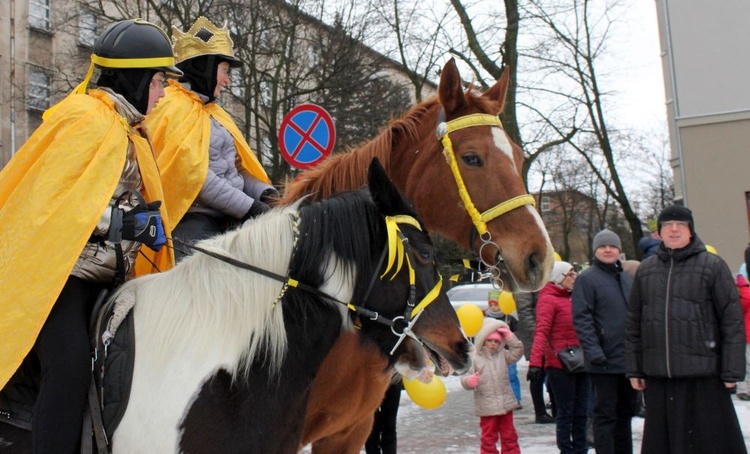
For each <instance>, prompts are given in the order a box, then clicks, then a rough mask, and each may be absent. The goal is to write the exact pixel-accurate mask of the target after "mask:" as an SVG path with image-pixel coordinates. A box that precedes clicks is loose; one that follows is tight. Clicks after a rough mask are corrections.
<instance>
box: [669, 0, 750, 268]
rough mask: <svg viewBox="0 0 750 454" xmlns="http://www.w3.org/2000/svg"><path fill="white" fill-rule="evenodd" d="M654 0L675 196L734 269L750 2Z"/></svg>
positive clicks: (746, 118) (747, 126)
mask: <svg viewBox="0 0 750 454" xmlns="http://www.w3.org/2000/svg"><path fill="white" fill-rule="evenodd" d="M655 3H656V8H657V13H658V18H659V33H660V39H661V47H662V51H663V53H662V55H663V68H664V79H665V89H666V99H667V113H668V119H669V128H670V139H671V147H672V160H671V163H672V167H673V170H674V174H675V185H676V187H675V189H676V195H677V198H678V200H681V201H683V202H684V203H685V204H686V205H687V206H688V207H689V208H690V209H691V210H693V213H694V217H695V221H696V229H697V231H698V234H699V235H700V237H701V239H703V241H704V242H705V243H708V244H711V245H712V246H714V247H716V248H717V249H718V252H719V254H720V255H721V256H722V257H723V258H724V259H725V260H726V261H727V263H728V264H729V266H730V268H731V269H732V271H733V272H736V271H737V269H738V268H739V265H740V264H741V263H742V261H743V260H744V257H743V253H744V249H745V247H746V246H747V244H748V240H749V239H750V234H749V232H750V226H749V225H748V211H747V204H746V200H745V193H746V192H748V191H750V76H749V74H750V58H748V55H750V27H748V18H749V17H750V2H747V1H746V0H725V1H721V2H713V3H710V4H709V3H706V2H705V1H702V0H656V2H655Z"/></svg>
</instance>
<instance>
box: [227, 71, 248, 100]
mask: <svg viewBox="0 0 750 454" xmlns="http://www.w3.org/2000/svg"><path fill="white" fill-rule="evenodd" d="M229 77H230V79H232V83H231V84H230V85H229V89H230V90H231V91H232V94H233V95H234V96H236V97H238V98H240V99H244V98H245V75H244V71H242V68H232V70H231V72H230V73H229Z"/></svg>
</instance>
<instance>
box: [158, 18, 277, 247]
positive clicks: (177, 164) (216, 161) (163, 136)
mask: <svg viewBox="0 0 750 454" xmlns="http://www.w3.org/2000/svg"><path fill="white" fill-rule="evenodd" d="M172 30H173V33H174V36H173V38H172V39H173V42H174V52H175V57H176V60H177V67H178V68H180V69H181V70H182V72H183V73H184V75H183V76H182V77H181V78H180V79H179V83H177V82H175V81H170V83H169V87H167V89H166V96H165V98H164V100H162V101H161V102H160V103H159V107H158V108H157V109H156V110H154V112H153V114H151V115H149V116H148V119H147V120H146V126H147V128H148V131H149V134H150V136H151V138H152V141H153V144H154V152H155V153H156V155H157V161H158V163H159V168H160V171H161V176H162V184H163V186H164V202H165V204H166V206H167V207H168V209H169V213H170V219H171V221H172V222H173V223H174V224H175V225H176V227H175V229H174V231H173V235H174V238H175V256H176V257H177V259H178V260H179V259H180V258H182V257H183V256H184V255H186V254H189V251H187V250H185V246H182V247H180V245H181V243H186V244H192V243H194V242H196V241H198V240H201V239H204V238H208V237H210V236H214V235H216V234H218V233H221V232H224V231H225V230H227V229H228V228H230V227H232V226H234V225H236V224H237V223H238V222H240V221H244V220H246V219H248V218H250V217H253V216H255V215H257V214H259V213H262V212H264V211H266V210H267V209H268V206H267V203H269V202H271V201H272V200H273V199H274V198H275V197H276V196H277V195H278V192H277V191H276V189H274V187H273V186H272V185H271V184H270V180H269V179H268V176H267V175H266V172H265V170H264V169H263V166H261V164H260V162H258V159H257V158H256V157H255V154H254V153H253V152H252V150H251V149H250V146H249V145H248V143H247V141H246V140H245V138H244V137H243V136H242V134H241V132H240V130H239V129H238V128H237V125H235V123H234V121H233V120H232V118H231V116H230V115H229V114H228V113H227V112H226V111H225V110H224V109H222V108H221V107H220V106H219V105H218V104H217V103H216V100H217V98H218V97H219V95H220V93H221V90H222V89H224V88H225V87H227V86H229V83H230V78H229V71H230V68H232V67H239V66H241V65H242V62H241V61H240V60H238V59H237V58H235V56H234V51H233V49H232V46H233V43H232V40H231V38H230V37H229V32H228V30H227V29H226V27H222V28H219V27H217V26H215V25H214V24H212V23H211V22H210V21H209V20H208V19H206V18H205V17H199V18H198V20H196V21H195V23H194V24H193V26H192V27H191V28H190V29H189V30H188V31H187V32H186V33H183V32H181V31H180V30H178V29H177V28H175V27H172Z"/></svg>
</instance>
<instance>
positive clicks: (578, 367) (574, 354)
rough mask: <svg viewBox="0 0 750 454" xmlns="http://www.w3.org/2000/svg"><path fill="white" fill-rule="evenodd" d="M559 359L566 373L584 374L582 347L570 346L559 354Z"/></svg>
mask: <svg viewBox="0 0 750 454" xmlns="http://www.w3.org/2000/svg"><path fill="white" fill-rule="evenodd" d="M557 357H558V359H560V362H561V363H562V366H563V368H564V369H565V371H566V372H568V373H570V374H577V373H579V372H583V349H582V348H581V346H580V345H569V346H567V347H565V348H563V349H562V350H560V351H559V352H557Z"/></svg>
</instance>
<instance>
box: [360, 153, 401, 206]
mask: <svg viewBox="0 0 750 454" xmlns="http://www.w3.org/2000/svg"><path fill="white" fill-rule="evenodd" d="M367 185H368V187H369V188H370V194H371V196H372V200H373V201H374V202H375V205H376V206H377V207H378V210H379V211H380V212H381V213H382V214H384V215H387V216H390V215H394V214H399V213H404V212H405V211H411V210H409V209H407V208H406V207H408V204H407V203H406V201H405V200H404V198H403V196H402V195H401V192H399V190H398V188H397V187H396V186H395V185H394V184H393V182H392V181H391V179H390V177H388V174H387V173H385V169H384V168H383V166H382V165H381V164H380V161H379V160H378V158H373V159H372V161H371V162H370V168H369V169H368V173H367Z"/></svg>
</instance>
